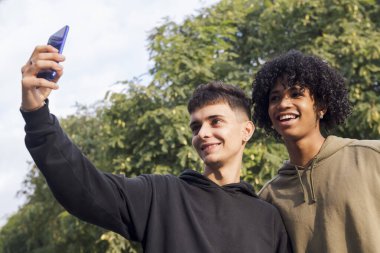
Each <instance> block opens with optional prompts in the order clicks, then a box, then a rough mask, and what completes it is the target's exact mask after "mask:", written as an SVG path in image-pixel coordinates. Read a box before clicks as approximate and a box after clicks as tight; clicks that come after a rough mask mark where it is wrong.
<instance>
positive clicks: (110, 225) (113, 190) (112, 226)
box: [21, 105, 152, 241]
mask: <svg viewBox="0 0 380 253" xmlns="http://www.w3.org/2000/svg"><path fill="white" fill-rule="evenodd" d="M21 113H22V115H23V117H24V119H25V122H26V125H25V132H26V137H25V144H26V147H27V149H28V150H29V152H30V154H31V156H32V158H33V160H34V161H35V163H36V165H37V167H38V168H39V169H40V171H41V172H42V174H43V175H44V177H45V178H46V181H47V183H48V185H49V187H50V189H51V191H52V192H53V194H54V196H55V198H56V199H57V200H58V202H59V203H60V204H61V205H62V206H63V207H64V208H65V209H66V210H67V211H68V212H70V213H71V214H73V215H75V216H77V217H78V218H80V219H82V220H84V221H87V222H90V223H93V224H95V225H98V226H101V227H103V228H106V229H109V230H112V231H114V232H117V233H119V234H121V235H123V236H124V237H126V238H128V239H132V240H136V241H141V240H142V237H143V234H144V229H145V226H146V222H147V216H148V211H149V205H150V201H151V192H152V189H151V185H152V184H151V181H150V179H149V177H146V176H140V177H136V178H132V179H129V178H125V177H123V176H119V175H113V174H110V173H104V172H101V171H99V170H97V169H96V168H95V167H94V165H93V164H92V163H91V162H90V161H89V160H88V159H87V158H86V157H85V156H84V155H83V154H82V153H81V151H80V150H79V149H78V148H77V147H76V146H75V145H74V144H73V143H72V142H71V140H70V139H69V138H68V137H67V135H66V134H65V133H64V132H63V130H62V128H61V127H60V125H59V123H58V120H57V118H56V117H55V116H54V115H52V114H50V112H49V109H48V106H47V105H45V106H44V107H42V108H41V109H39V110H37V111H33V112H22V111H21Z"/></svg>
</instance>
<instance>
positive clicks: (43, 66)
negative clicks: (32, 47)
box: [21, 60, 63, 76]
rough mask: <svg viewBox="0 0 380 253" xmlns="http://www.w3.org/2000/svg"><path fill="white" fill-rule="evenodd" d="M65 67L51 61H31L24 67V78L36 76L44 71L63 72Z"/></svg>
mask: <svg viewBox="0 0 380 253" xmlns="http://www.w3.org/2000/svg"><path fill="white" fill-rule="evenodd" d="M62 69H63V66H62V65H60V64H59V63H57V62H55V61H50V60H37V61H35V62H34V61H31V62H30V63H29V64H26V65H24V66H23V67H22V70H21V71H22V74H23V76H27V75H33V76H36V75H37V73H38V72H40V71H44V70H55V71H62Z"/></svg>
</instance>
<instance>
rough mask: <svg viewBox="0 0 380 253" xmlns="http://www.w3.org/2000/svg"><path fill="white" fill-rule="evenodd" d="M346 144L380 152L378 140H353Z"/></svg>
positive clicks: (379, 141)
mask: <svg viewBox="0 0 380 253" xmlns="http://www.w3.org/2000/svg"><path fill="white" fill-rule="evenodd" d="M348 146H349V147H353V148H363V149H369V150H373V151H375V152H377V153H380V140H354V141H353V142H351V143H350V144H349V145H348Z"/></svg>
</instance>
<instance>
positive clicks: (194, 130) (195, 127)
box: [190, 124, 200, 135]
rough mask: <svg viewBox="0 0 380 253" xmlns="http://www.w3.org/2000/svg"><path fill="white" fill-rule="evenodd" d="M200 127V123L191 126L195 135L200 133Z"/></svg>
mask: <svg viewBox="0 0 380 253" xmlns="http://www.w3.org/2000/svg"><path fill="white" fill-rule="evenodd" d="M199 128H200V125H198V124H196V125H195V124H194V125H191V126H190V129H191V132H192V133H193V135H196V134H198V132H199Z"/></svg>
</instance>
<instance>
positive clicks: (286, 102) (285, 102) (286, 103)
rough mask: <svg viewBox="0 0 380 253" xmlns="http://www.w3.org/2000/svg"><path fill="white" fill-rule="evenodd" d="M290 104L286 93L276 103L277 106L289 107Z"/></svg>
mask: <svg viewBox="0 0 380 253" xmlns="http://www.w3.org/2000/svg"><path fill="white" fill-rule="evenodd" d="M290 106H291V98H290V97H289V96H287V95H285V96H283V97H282V98H281V100H280V102H279V103H278V107H279V108H289V107H290Z"/></svg>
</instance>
